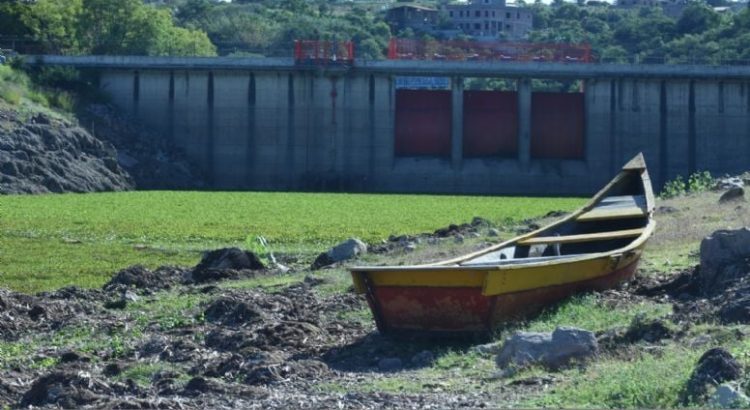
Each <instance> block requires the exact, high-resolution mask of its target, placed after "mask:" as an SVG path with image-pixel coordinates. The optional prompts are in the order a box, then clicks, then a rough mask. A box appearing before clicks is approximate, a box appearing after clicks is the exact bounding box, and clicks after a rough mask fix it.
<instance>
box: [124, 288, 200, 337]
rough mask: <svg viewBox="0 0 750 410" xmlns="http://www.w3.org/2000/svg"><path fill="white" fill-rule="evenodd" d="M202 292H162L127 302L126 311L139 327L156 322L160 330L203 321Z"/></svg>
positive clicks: (142, 327)
mask: <svg viewBox="0 0 750 410" xmlns="http://www.w3.org/2000/svg"><path fill="white" fill-rule="evenodd" d="M209 299H210V296H208V295H204V294H187V293H177V292H162V293H158V294H156V295H155V297H153V298H149V299H141V300H139V301H137V302H134V303H132V302H131V303H129V304H128V305H127V307H126V312H127V313H129V314H130V317H131V318H133V319H134V320H135V322H136V325H137V327H138V328H140V329H144V328H145V327H147V326H149V325H151V324H157V325H158V326H159V328H160V329H161V330H162V331H166V330H170V329H176V328H180V327H186V326H191V325H196V324H200V323H203V321H204V318H203V306H202V304H203V303H204V302H206V301H207V300H209Z"/></svg>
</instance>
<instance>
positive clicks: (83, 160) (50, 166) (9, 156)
mask: <svg viewBox="0 0 750 410" xmlns="http://www.w3.org/2000/svg"><path fill="white" fill-rule="evenodd" d="M132 188H133V182H132V180H131V179H130V176H129V175H128V174H127V172H125V171H124V170H123V169H122V168H120V166H119V165H118V163H117V158H116V153H115V149H114V148H113V147H112V146H111V145H110V144H106V143H103V142H101V141H100V140H98V139H97V138H95V137H94V136H92V135H91V134H89V133H88V132H86V130H84V129H83V128H81V127H79V126H77V125H76V124H74V123H71V122H70V121H68V120H65V119H62V118H56V117H52V116H50V115H47V114H42V113H38V114H35V115H34V116H32V117H31V118H29V119H26V118H24V116H21V115H17V114H16V113H13V112H7V111H3V110H0V194H22V193H29V194H35V193H49V192H58V193H59V192H95V191H122V190H128V189H132Z"/></svg>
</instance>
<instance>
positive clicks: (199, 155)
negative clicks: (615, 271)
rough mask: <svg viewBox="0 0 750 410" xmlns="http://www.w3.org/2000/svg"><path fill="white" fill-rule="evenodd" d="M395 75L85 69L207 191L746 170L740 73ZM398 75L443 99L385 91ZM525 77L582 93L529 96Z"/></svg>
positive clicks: (535, 186) (504, 187) (575, 186)
mask: <svg viewBox="0 0 750 410" xmlns="http://www.w3.org/2000/svg"><path fill="white" fill-rule="evenodd" d="M79 63H80V62H79ZM162 63H163V62H162ZM393 63H403V62H384V63H379V64H373V63H370V65H369V66H368V65H367V64H362V65H363V67H356V66H355V68H351V69H341V68H338V69H321V68H313V69H307V68H300V67H295V66H294V64H293V63H292V62H288V63H284V64H279V65H277V66H274V67H269V66H268V64H269V63H266V65H264V66H254V65H253V64H249V63H248V64H244V65H243V64H239V65H236V66H235V65H233V64H229V65H227V64H223V65H222V64H209V63H208V62H205V64H204V65H202V66H200V65H196V64H185V63H180V64H133V63H132V61H131V62H127V63H123V62H119V63H116V64H115V63H112V62H109V63H108V64H105V65H100V66H98V69H99V70H100V87H101V88H102V90H104V91H106V92H107V93H108V94H109V95H110V96H111V97H112V100H113V102H114V103H116V104H117V105H118V106H119V107H121V108H122V109H123V110H127V111H129V112H130V113H132V114H133V115H135V116H136V117H137V118H139V119H140V120H141V121H143V122H144V123H145V124H146V125H148V126H150V127H153V128H155V129H156V130H158V131H160V132H161V134H162V135H164V136H165V138H170V139H171V140H172V141H173V142H174V143H175V144H177V145H178V146H179V147H182V148H183V149H184V150H185V151H186V152H187V154H188V156H189V157H190V158H191V159H192V160H193V161H195V162H196V163H198V164H199V165H200V166H201V167H202V168H203V169H204V171H205V172H206V173H207V175H209V176H210V180H211V183H212V185H213V187H215V188H217V189H258V190H326V191H365V192H430V193H467V194H524V195H589V194H591V193H593V192H595V191H596V190H597V189H599V188H600V187H601V186H602V184H604V183H606V182H607V181H608V180H609V179H610V178H611V177H612V176H613V175H614V173H616V171H617V170H618V169H619V168H620V167H621V166H622V164H624V162H625V161H627V160H628V159H629V158H630V157H632V156H633V155H634V154H636V153H637V152H639V151H642V152H644V154H645V156H646V160H647V162H648V165H649V171H650V173H651V176H652V179H653V180H654V182H655V185H656V186H657V187H658V186H661V184H662V183H663V182H664V181H666V180H669V179H672V178H674V177H675V176H677V175H683V176H686V175H688V174H690V173H692V172H695V171H701V170H708V171H710V172H712V173H713V174H722V173H737V172H741V171H744V170H747V169H748V168H749V164H750V71H748V72H747V73H745V72H744V71H742V69H739V71H726V70H725V72H717V71H711V70H710V69H708V68H706V69H699V68H695V67H693V68H687V69H686V68H680V67H676V68H672V69H671V70H672V71H668V70H666V69H664V68H662V67H656V68H653V69H651V71H648V69H644V68H642V67H640V68H639V67H624V68H623V67H620V69H619V71H618V70H615V69H614V68H612V67H609V66H594V65H592V66H580V65H579V66H577V67H572V68H571V66H569V67H565V66H562V65H560V64H547V65H545V66H544V67H540V65H539V64H534V66H535V67H536V68H535V70H531V69H526V70H522V69H520V68H518V67H516V65H514V64H510V65H506V66H499V65H494V66H493V67H494V68H492V67H490V68H492V69H491V70H490V68H488V67H487V65H486V64H484V65H483V64H476V65H474V66H472V65H470V64H468V63H464V65H461V66H458V65H456V66H455V68H454V69H450V70H449V68H450V64H447V63H443V64H439V63H435V62H430V63H432V65H429V64H425V63H428V62H418V63H414V62H412V63H411V64H412V65H410V66H404V65H402V66H399V65H398V64H393ZM406 63H409V62H406ZM80 64H83V63H80ZM80 64H79V65H80ZM506 64H507V63H506ZM92 66H94V67H97V66H96V65H92ZM446 66H448V68H446ZM558 66H559V67H558ZM498 67H500V68H498ZM504 67H508V68H504ZM597 67H598V68H597ZM545 70H546V71H545ZM555 70H556V71H555ZM566 70H567V71H566ZM408 76H429V77H431V78H439V77H444V78H447V82H446V83H447V84H448V85H447V87H445V88H444V89H442V90H424V89H408V87H399V86H398V84H397V82H398V81H399V78H403V77H408ZM468 77H500V78H509V79H512V80H513V81H515V84H516V90H515V91H509V92H495V94H492V93H493V92H477V91H470V90H464V82H465V78H468ZM534 78H553V79H557V78H561V79H562V78H576V79H580V80H582V84H583V85H582V87H581V88H582V90H581V91H580V92H574V93H559V95H555V94H556V93H539V92H535V91H534V90H532V86H531V80H532V79H534Z"/></svg>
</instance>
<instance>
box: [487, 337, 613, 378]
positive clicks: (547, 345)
mask: <svg viewBox="0 0 750 410" xmlns="http://www.w3.org/2000/svg"><path fill="white" fill-rule="evenodd" d="M598 352H599V345H598V344H597V342H596V337H595V336H594V334H593V333H592V332H589V331H587V330H583V329H576V328H571V327H558V328H557V329H555V331H554V332H552V333H535V332H516V333H515V334H514V335H513V336H511V337H509V338H508V339H507V340H506V341H505V344H504V345H503V349H502V351H501V352H500V354H498V355H497V358H496V359H495V361H496V363H497V365H498V366H499V367H503V368H505V367H526V366H529V365H542V366H544V367H547V368H550V369H553V370H554V369H558V368H560V367H562V366H565V365H567V364H570V363H571V362H573V361H584V360H587V359H589V358H591V357H594V356H596V355H597V353H598Z"/></svg>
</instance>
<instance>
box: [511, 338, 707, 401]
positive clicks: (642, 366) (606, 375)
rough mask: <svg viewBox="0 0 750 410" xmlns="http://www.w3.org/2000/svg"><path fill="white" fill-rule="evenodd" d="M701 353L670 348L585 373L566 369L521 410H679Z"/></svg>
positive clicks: (597, 363)
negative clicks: (557, 381)
mask: <svg viewBox="0 0 750 410" xmlns="http://www.w3.org/2000/svg"><path fill="white" fill-rule="evenodd" d="M700 354H701V352H696V351H694V350H688V349H685V348H681V347H677V346H670V347H668V348H665V350H664V351H663V352H661V353H659V354H648V353H643V354H641V355H640V356H639V357H636V358H635V359H634V360H631V361H623V360H613V359H604V360H599V361H595V362H593V363H592V364H591V365H589V367H587V368H586V369H585V370H579V369H570V370H567V371H565V372H564V373H563V378H562V379H563V381H562V383H560V384H557V385H556V386H555V388H554V389H553V390H551V391H550V392H548V393H547V394H545V395H542V396H540V397H536V398H531V399H529V400H528V401H527V402H525V403H523V404H522V405H521V407H566V408H667V407H679V398H680V392H681V390H682V389H683V387H684V385H685V383H686V382H687V380H688V378H689V377H690V373H691V372H692V370H693V366H694V365H695V362H696V361H697V360H698V357H699V356H700Z"/></svg>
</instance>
